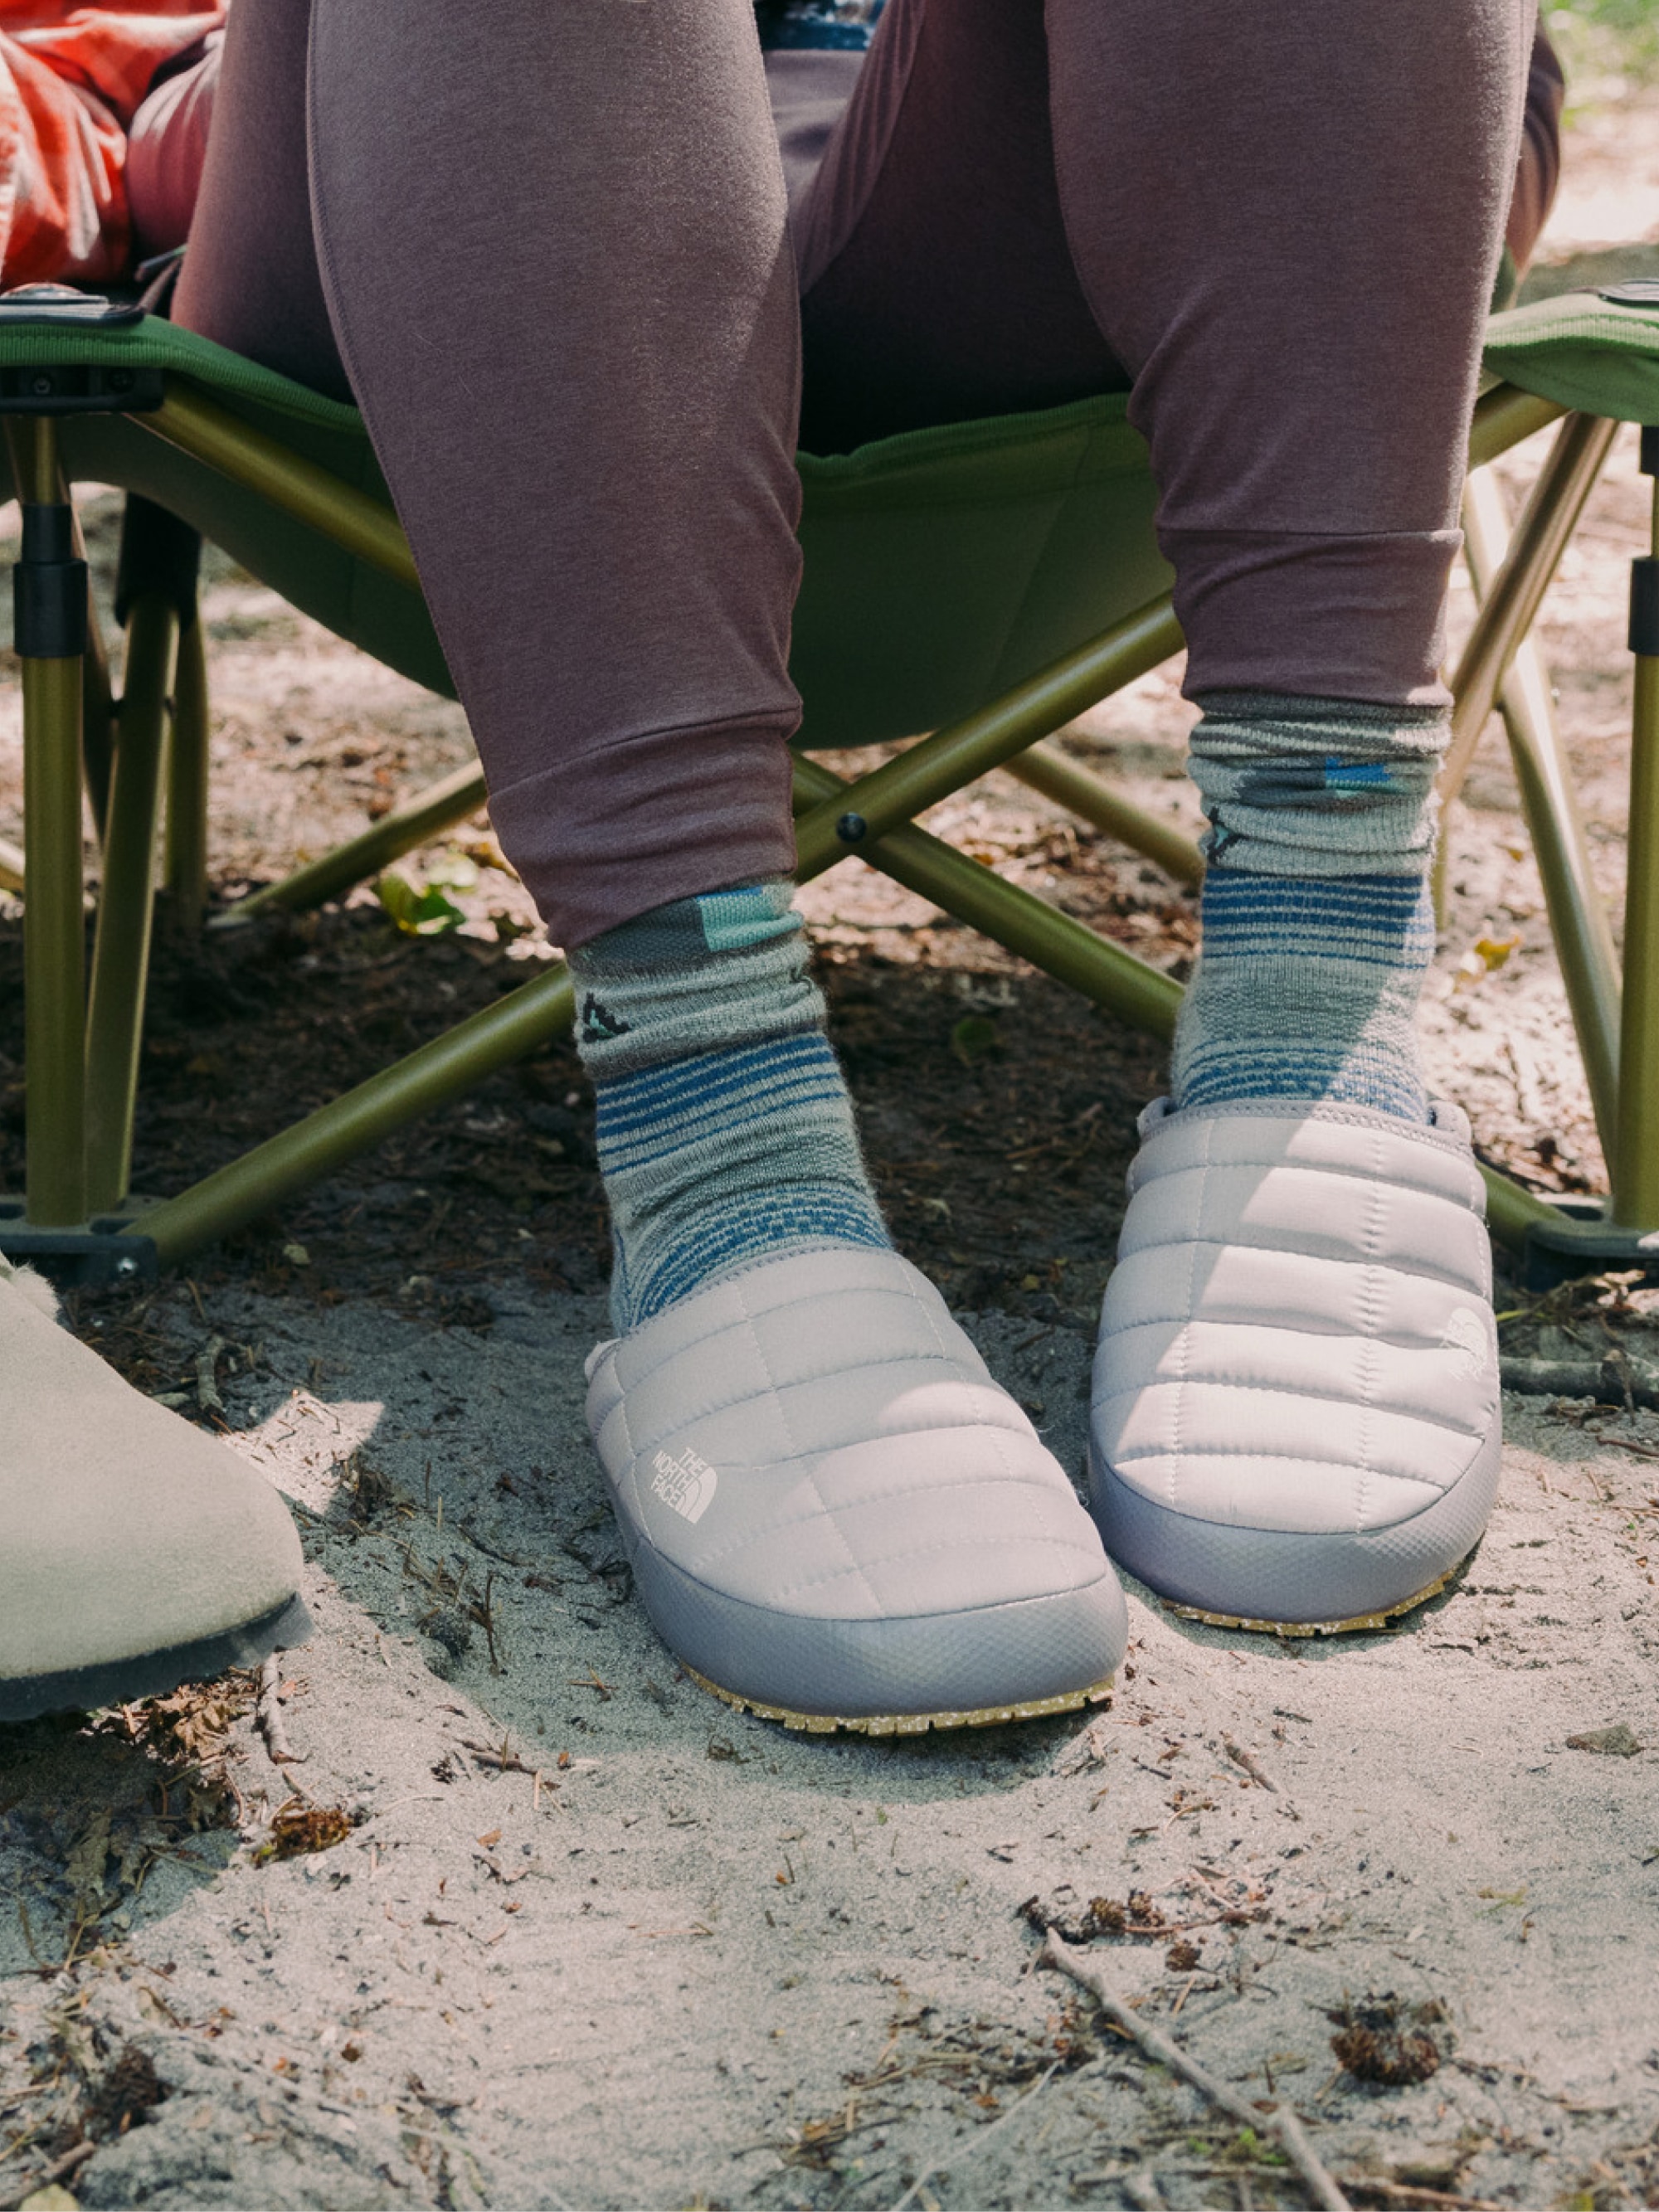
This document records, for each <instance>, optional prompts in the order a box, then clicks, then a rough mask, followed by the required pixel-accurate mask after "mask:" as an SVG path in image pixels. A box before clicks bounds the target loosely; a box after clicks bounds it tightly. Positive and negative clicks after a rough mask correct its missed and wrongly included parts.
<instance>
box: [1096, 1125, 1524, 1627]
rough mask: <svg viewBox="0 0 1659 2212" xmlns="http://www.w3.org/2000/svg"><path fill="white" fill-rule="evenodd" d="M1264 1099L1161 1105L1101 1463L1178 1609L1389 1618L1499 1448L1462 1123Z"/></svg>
mask: <svg viewBox="0 0 1659 2212" xmlns="http://www.w3.org/2000/svg"><path fill="white" fill-rule="evenodd" d="M1434 1113H1435V1121H1434V1126H1433V1127H1429V1128H1419V1127H1414V1126H1413V1125H1412V1124H1411V1123H1408V1122H1405V1121H1400V1120H1398V1119H1396V1118H1395V1116H1394V1115H1387V1114H1381V1113H1376V1112H1373V1111H1371V1110H1370V1109H1366V1108H1363V1107H1348V1106H1340V1105H1311V1106H1310V1105H1309V1104H1308V1103H1307V1102H1306V1101H1295V1102H1289V1101H1275V1100H1271V1099H1270V1100H1249V1101H1244V1102H1240V1103H1237V1104H1235V1105H1226V1106H1220V1107H1215V1108H1209V1109H1197V1108H1192V1109H1188V1110H1187V1111H1185V1112H1182V1113H1174V1112H1171V1111H1170V1107H1169V1103H1168V1101H1167V1100H1164V1099H1160V1100H1158V1102H1157V1103H1155V1104H1154V1105H1152V1106H1150V1107H1149V1108H1148V1109H1146V1113H1145V1114H1143V1115H1142V1116H1141V1121H1140V1128H1141V1138H1142V1143H1141V1149H1140V1152H1139V1155H1138V1156H1137V1158H1136V1159H1135V1162H1134V1164H1133V1168H1132V1169H1131V1170H1130V1175H1129V1189H1130V1193H1131V1196H1130V1203H1129V1210H1128V1213H1127V1216H1126V1218H1125V1220H1124V1224H1123V1231H1122V1236H1121V1240H1120V1243H1119V1246H1118V1263H1117V1267H1116V1269H1115V1273H1113V1275H1112V1278H1111V1280H1110V1282H1109V1284H1108V1285H1107V1289H1106V1297H1105V1303H1104V1305H1103V1309H1102V1313H1101V1321H1100V1339H1099V1345H1098V1348H1097V1352H1096V1357H1095V1377H1094V1389H1093V1410H1092V1421H1091V1443H1090V1477H1091V1492H1092V1496H1093V1501H1094V1508H1095V1516H1096V1519H1097V1521H1098V1522H1099V1524H1100V1530H1101V1534H1102V1535H1103V1537H1104V1539H1105V1542H1106V1548H1107V1550H1108V1551H1109V1553H1110V1554H1111V1556H1112V1557H1113V1559H1115V1560H1116V1561H1117V1562H1118V1563H1119V1565H1121V1566H1123V1567H1126V1568H1127V1570H1128V1571H1130V1573H1132V1574H1134V1575H1138V1576H1139V1577H1140V1579H1141V1580H1142V1581H1143V1582H1145V1583H1149V1584H1150V1585H1151V1587H1152V1589H1155V1590H1157V1591H1158V1592H1159V1593H1160V1594H1161V1595H1163V1596H1164V1597H1165V1598H1167V1599H1169V1600H1170V1601H1173V1602H1174V1603H1175V1604H1176V1606H1177V1607H1178V1608H1179V1609H1181V1610H1182V1611H1184V1612H1188V1613H1195V1614H1197V1615H1198V1616H1200V1618H1202V1619H1204V1620H1210V1621H1213V1622H1215V1623H1217V1624H1218V1625H1219V1626H1232V1627H1245V1628H1267V1629H1277V1630H1279V1631H1280V1632H1285V1633H1292V1634H1294V1633H1302V1634H1311V1633H1314V1632H1319V1631H1325V1632H1333V1631H1335V1630H1339V1629H1358V1628H1368V1627H1376V1626H1382V1624H1383V1621H1384V1620H1387V1619H1389V1618H1390V1617H1392V1616H1393V1615H1395V1614H1397V1613H1404V1612H1407V1611H1409V1610H1410V1608H1411V1607H1413V1606H1415V1605H1419V1604H1421V1603H1422V1602H1423V1601H1424V1600H1425V1598H1428V1597H1431V1596H1432V1595H1434V1593H1435V1591H1436V1590H1437V1589H1439V1588H1440V1587H1441V1586H1442V1584H1443V1583H1444V1582H1445V1581H1446V1579H1447V1578H1448V1577H1449V1575H1450V1573H1451V1571H1452V1570H1453V1569H1454V1568H1455V1566H1456V1565H1458V1563H1459V1562H1460V1561H1461V1560H1462V1559H1463V1558H1464V1557H1465V1555H1466V1554H1467V1553H1468V1552H1469V1551H1470V1550H1471V1549H1472V1548H1473V1547H1474V1544H1475V1543H1476V1542H1477V1541H1478V1540H1479V1538H1480V1532H1481V1530H1482V1529H1483V1528H1484V1527H1485V1526H1486V1516H1487V1514H1488V1513H1489V1512H1490V1510H1491V1508H1492V1498H1493V1494H1494V1492H1495V1491H1496V1489H1497V1485H1498V1460H1499V1455H1500V1451H1501V1446H1502V1434H1501V1401H1500V1394H1499V1389H1498V1346H1497V1334H1496V1331H1495V1328H1494V1327H1493V1322H1492V1255H1491V1249H1490V1247H1489V1246H1488V1243H1487V1241H1486V1228H1485V1194H1484V1191H1483V1188H1482V1185H1481V1182H1480V1174H1479V1172H1478V1170H1477V1169H1476V1167H1475V1164H1474V1156H1473V1154H1472V1152H1471V1151H1470V1148H1469V1134H1468V1122H1467V1121H1465V1120H1464V1118H1463V1116H1462V1114H1461V1113H1460V1112H1459V1111H1458V1109H1457V1108H1456V1107H1455V1106H1449V1105H1446V1104H1444V1103H1437V1104H1436V1106H1435V1109H1434Z"/></svg>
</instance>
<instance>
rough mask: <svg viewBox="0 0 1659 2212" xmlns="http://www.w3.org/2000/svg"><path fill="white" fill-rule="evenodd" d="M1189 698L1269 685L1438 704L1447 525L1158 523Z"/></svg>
mask: <svg viewBox="0 0 1659 2212" xmlns="http://www.w3.org/2000/svg"><path fill="white" fill-rule="evenodd" d="M1159 538H1160V542H1161V544H1162V545H1163V548H1164V555H1165V557H1166V558H1167V559H1168V560H1169V561H1170V564H1171V565H1172V566H1173V567H1174V568H1175V569H1176V574H1177V578H1178V581H1177V582H1176V589H1175V605H1176V614H1177V615H1178V616H1179V617H1180V618H1181V623H1182V629H1184V630H1185V631H1186V634H1187V646H1188V659H1187V675H1186V679H1185V682H1184V684H1182V690H1183V692H1184V693H1185V696H1187V697H1188V698H1189V699H1191V698H1195V697H1197V696H1199V695H1200V693H1206V692H1215V691H1276V692H1281V693H1285V694H1288V695H1293V696H1298V697H1304V698H1319V699H1362V700H1370V701H1373V702H1376V703H1377V704H1379V705H1382V706H1389V707H1443V706H1444V705H1445V704H1446V703H1447V702H1448V698H1449V694H1448V693H1447V690H1446V689H1445V686H1444V684H1443V683H1442V682H1441V679H1440V660H1441V656H1442V653H1443V650H1444V604H1445V592H1446V577H1447V573H1448V571H1449V568H1450V566H1451V562H1452V559H1453V557H1454V556H1455V553H1456V551H1457V549H1458V547H1459V546H1460V545H1461V544H1462V533H1461V532H1458V531H1455V530H1437V531H1422V532H1411V533H1407V532H1399V533H1395V534H1392V535H1388V536H1377V537H1340V538H1338V537H1332V538H1322V537H1316V536H1313V535H1307V536H1303V535H1300V534H1294V535H1293V534H1291V533H1289V532H1268V531H1262V532H1255V531H1198V530H1179V529H1165V530H1164V531H1162V532H1160V533H1159Z"/></svg>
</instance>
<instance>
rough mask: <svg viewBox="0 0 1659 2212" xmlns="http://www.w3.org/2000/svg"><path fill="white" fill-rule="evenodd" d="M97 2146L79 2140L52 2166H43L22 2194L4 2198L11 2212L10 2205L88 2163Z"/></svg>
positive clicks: (60, 2179)
mask: <svg viewBox="0 0 1659 2212" xmlns="http://www.w3.org/2000/svg"><path fill="white" fill-rule="evenodd" d="M97 2148H98V2146H97V2144H96V2143H95V2142H78V2143H76V2146H75V2148H74V2149H73V2150H66V2151H65V2152H64V2155H63V2156H62V2157H61V2158H55V2159H54V2160H52V2164H51V2165H50V2166H44V2167H42V2169H41V2170H40V2172H39V2173H36V2174H34V2175H33V2176H32V2177H31V2179H29V2180H28V2181H27V2183H26V2184H25V2185H24V2186H23V2190H22V2194H21V2196H12V2197H6V2198H5V2199H4V2200H3V2202H4V2203H5V2204H6V2206H7V2207H8V2208H10V2207H12V2206H14V2205H18V2204H21V2203H24V2202H25V2200H26V2199H27V2198H28V2197H33V2195H34V2193H35V2191H37V2190H41V2189H50V2188H51V2187H52V2184H53V2183H54V2182H55V2181H63V2180H64V2179H67V2178H68V2176H69V2175H70V2174H71V2173H73V2172H75V2170H76V2167H77V2166H84V2165H85V2164H86V2162H87V2160H88V2159H89V2158H90V2157H91V2156H92V2154H93V2153H94V2151H95V2150H96V2149H97Z"/></svg>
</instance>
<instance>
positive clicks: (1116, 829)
mask: <svg viewBox="0 0 1659 2212" xmlns="http://www.w3.org/2000/svg"><path fill="white" fill-rule="evenodd" d="M1005 765H1006V769H1007V772H1008V774H1009V775H1012V777H1013V779H1014V781H1016V782H1017V783H1023V784H1024V785H1025V786H1026V787H1028V788H1029V789H1030V790H1032V791H1040V792H1041V793H1042V795H1043V797H1044V798H1045V799H1053V800H1054V804H1055V805H1057V806H1063V807H1065V808H1066V811H1067V812H1068V813H1072V814H1075V815H1076V816H1077V817H1078V819H1079V821H1080V822H1091V823H1093V824H1094V826H1095V828H1096V829H1103V830H1104V831H1105V832H1106V834H1107V836H1109V837H1115V838H1116V840H1117V842H1118V843H1119V844H1120V845H1127V847H1128V848H1129V850H1130V851H1131V852H1132V853H1139V854H1140V856H1141V858H1142V859H1143V860H1151V861H1152V863H1153V865H1154V866H1157V867H1160V868H1162V869H1163V871H1164V874H1165V875H1166V876H1173V877H1174V878H1175V880H1176V883H1178V884H1186V886H1187V888H1188V890H1197V889H1198V887H1199V885H1200V884H1201V883H1202V882H1203V880H1204V855H1203V854H1202V853H1200V851H1199V849H1198V847H1197V846H1196V845H1195V844H1194V842H1193V841H1192V839H1191V838H1190V837H1188V836H1186V835H1185V833H1184V832H1183V831H1182V830H1179V829H1176V828H1175V827H1174V826H1173V825H1172V824H1171V823H1168V822H1160V821H1159V820H1158V817H1157V815H1155V814H1148V813H1147V812H1146V809H1145V808H1144V807H1139V806H1134V805H1131V804H1130V802H1129V801H1128V800H1127V799H1125V798H1124V797H1122V795H1121V793H1118V792H1115V791H1114V790H1113V788H1112V787H1111V785H1110V784H1109V783H1108V782H1106V781H1104V779H1103V778H1102V777H1100V776H1097V775H1093V774H1091V771H1090V770H1089V769H1086V768H1085V767H1083V766H1082V765H1081V763H1079V762H1077V761H1074V760H1073V759H1071V758H1070V757H1068V756H1067V755H1066V754H1065V753H1062V752H1060V751H1059V750H1056V748H1055V747H1054V746H1053V745H1051V744H1047V743H1043V744H1035V745H1032V746H1030V748H1029V749H1028V750H1026V751H1024V752H1023V753H1018V754H1017V755H1016V756H1015V757H1014V758H1013V759H1012V760H1011V761H1009V762H1007V763H1005Z"/></svg>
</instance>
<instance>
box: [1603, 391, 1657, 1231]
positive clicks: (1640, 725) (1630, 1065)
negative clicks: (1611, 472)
mask: <svg viewBox="0 0 1659 2212" xmlns="http://www.w3.org/2000/svg"><path fill="white" fill-rule="evenodd" d="M1642 467H1643V469H1644V472H1645V473H1646V474H1648V475H1649V476H1651V477H1653V478H1654V507H1653V538H1652V545H1653V550H1652V552H1651V553H1650V554H1649V555H1647V556H1644V558H1642V559H1640V560H1638V561H1636V562H1633V563H1632V576H1631V619H1630V642H1631V649H1632V652H1633V653H1635V655H1636V706H1635V712H1634V715H1633V718H1632V727H1631V763H1630V847H1629V863H1628V881H1627V888H1626V894H1625V1002H1624V1020H1623V1024H1622V1026H1621V1030H1620V1056H1619V1137H1618V1145H1617V1150H1616V1153H1615V1158H1614V1164H1613V1208H1612V1212H1613V1220H1614V1221H1615V1222H1616V1223H1617V1224H1618V1225H1620V1227H1622V1228H1626V1229H1633V1230H1637V1231H1652V1232H1659V429H1648V430H1644V432H1643V433H1642Z"/></svg>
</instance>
